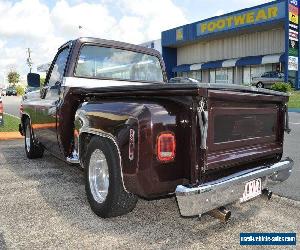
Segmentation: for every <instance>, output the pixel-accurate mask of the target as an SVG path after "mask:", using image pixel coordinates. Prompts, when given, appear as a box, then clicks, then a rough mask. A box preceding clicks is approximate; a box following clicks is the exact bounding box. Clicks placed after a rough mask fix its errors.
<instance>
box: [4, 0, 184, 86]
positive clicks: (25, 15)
mask: <svg viewBox="0 0 300 250" xmlns="http://www.w3.org/2000/svg"><path fill="white" fill-rule="evenodd" d="M95 2H96V3H87V2H85V1H82V0H78V1H74V0H73V1H72V4H70V3H69V2H68V1H67V0H59V1H57V2H56V3H55V5H54V7H53V8H52V9H50V8H49V7H48V6H47V5H46V4H44V3H42V2H41V1H40V0H20V1H18V2H16V3H14V4H13V3H12V2H11V1H8V0H1V1H0V13H5V14H4V15H1V16H0V37H1V40H0V74H3V72H4V71H7V69H8V68H9V67H11V65H14V66H15V67H16V69H17V70H18V71H19V72H21V74H23V75H24V74H25V73H26V72H27V71H28V67H27V65H26V57H27V53H26V49H27V48H28V47H30V48H31V49H32V59H33V62H34V66H35V67H36V66H38V65H39V64H42V63H46V62H49V61H50V60H52V58H53V56H54V55H55V52H56V50H57V48H58V47H59V46H60V45H61V44H63V43H64V42H66V41H68V40H71V39H74V38H76V37H79V36H94V37H100V38H105V39H114V40H121V41H125V42H131V43H135V44H138V43H141V42H144V41H146V40H150V39H155V38H159V37H160V33H161V31H162V30H165V29H167V28H171V27H174V26H177V25H179V24H184V23H186V22H187V19H186V18H185V17H184V14H183V12H182V11H181V10H180V8H178V7H177V6H176V5H175V4H174V3H173V2H172V0H163V1H160V0H153V1H148V0H115V1H112V0H100V1H95ZM116 9H117V11H118V12H119V13H120V15H117V14H116V13H115V10H116ZM166 10H168V11H166ZM79 25H80V26H82V28H81V29H79V28H78V27H79ZM1 81H2V79H0V83H1Z"/></svg>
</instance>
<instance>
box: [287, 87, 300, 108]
mask: <svg viewBox="0 0 300 250" xmlns="http://www.w3.org/2000/svg"><path fill="white" fill-rule="evenodd" d="M288 106H289V108H300V91H292V92H291V96H290V100H289V103H288Z"/></svg>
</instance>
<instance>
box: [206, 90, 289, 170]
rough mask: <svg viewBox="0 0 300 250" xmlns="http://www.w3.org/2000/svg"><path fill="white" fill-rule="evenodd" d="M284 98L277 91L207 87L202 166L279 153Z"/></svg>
mask: <svg viewBox="0 0 300 250" xmlns="http://www.w3.org/2000/svg"><path fill="white" fill-rule="evenodd" d="M287 99H288V98H287V97H286V96H280V95H277V96H276V95H268V94H257V93H245V92H234V91H222V90H208V100H207V109H208V136H207V149H206V164H205V165H206V166H205V170H212V169H217V168H220V167H222V168H224V167H232V166H236V165H242V164H246V163H251V162H256V161H258V160H260V161H261V160H268V159H269V160H271V159H273V160H274V159H276V158H279V157H281V154H282V151H283V134H284V115H285V108H284V105H285V102H286V101H287ZM254 167H255V164H254Z"/></svg>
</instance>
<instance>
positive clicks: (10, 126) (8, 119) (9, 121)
mask: <svg viewBox="0 0 300 250" xmlns="http://www.w3.org/2000/svg"><path fill="white" fill-rule="evenodd" d="M3 117H4V125H2V126H0V132H16V131H19V123H20V119H18V118H16V117H13V116H10V115H7V114H4V115H3Z"/></svg>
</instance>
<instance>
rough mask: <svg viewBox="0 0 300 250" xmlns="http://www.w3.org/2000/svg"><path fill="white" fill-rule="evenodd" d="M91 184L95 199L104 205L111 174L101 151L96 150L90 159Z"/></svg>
mask: <svg viewBox="0 0 300 250" xmlns="http://www.w3.org/2000/svg"><path fill="white" fill-rule="evenodd" d="M89 183H90V189H91V193H92V195H93V197H94V199H95V200H96V201H97V202H98V203H103V202H104V201H105V199H106V196H107V194H108V187H109V172H108V164H107V160H106V157H105V155H104V153H103V152H102V151H101V150H100V149H96V150H95V151H94V152H93V153H92V155H91V158H90V164H89Z"/></svg>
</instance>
